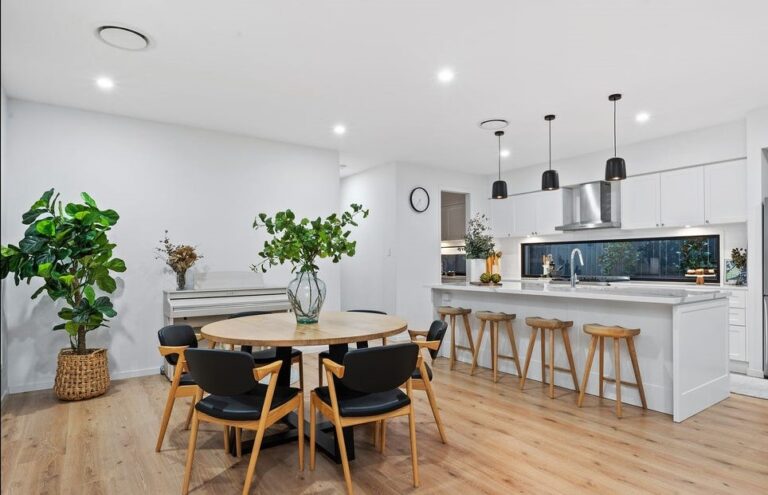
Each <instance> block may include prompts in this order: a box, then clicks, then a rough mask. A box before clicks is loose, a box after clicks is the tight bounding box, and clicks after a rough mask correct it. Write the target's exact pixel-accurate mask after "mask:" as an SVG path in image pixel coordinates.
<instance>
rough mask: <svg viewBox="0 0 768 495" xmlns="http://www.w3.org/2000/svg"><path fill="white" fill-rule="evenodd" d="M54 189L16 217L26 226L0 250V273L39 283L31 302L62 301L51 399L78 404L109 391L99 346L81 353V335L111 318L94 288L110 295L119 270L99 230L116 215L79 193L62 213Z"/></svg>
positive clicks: (112, 312) (83, 345)
mask: <svg viewBox="0 0 768 495" xmlns="http://www.w3.org/2000/svg"><path fill="white" fill-rule="evenodd" d="M58 197H59V195H58V194H56V195H55V196H54V190H53V189H51V190H49V191H46V192H45V193H44V194H43V195H42V197H41V198H40V199H39V200H37V201H36V202H35V203H34V204H33V205H32V207H31V208H30V209H29V211H27V212H26V213H24V215H22V223H23V224H24V225H28V226H29V227H27V230H26V232H25V233H24V238H23V239H22V240H21V241H19V245H18V246H14V245H10V244H9V245H8V246H3V247H2V252H1V257H0V275H2V278H5V277H7V276H8V274H10V273H13V278H14V282H15V283H16V285H19V283H20V282H21V281H22V280H26V282H27V283H30V282H31V280H32V278H40V279H42V281H43V285H42V286H40V287H39V288H38V289H37V290H36V291H35V292H34V293H33V294H32V299H35V298H37V297H38V296H39V295H40V294H42V293H43V292H45V293H46V294H47V295H48V297H50V298H51V299H52V300H54V301H58V300H63V301H64V302H65V304H64V306H63V307H62V308H61V309H60V310H59V313H58V316H59V318H61V319H62V320H63V323H59V324H58V325H56V326H54V327H53V329H54V330H65V331H66V332H67V334H68V335H69V343H70V348H69V349H62V350H61V351H60V352H59V358H58V364H57V367H56V380H55V384H54V391H55V392H56V396H57V397H58V398H59V399H63V400H80V399H88V398H91V397H96V396H98V395H101V394H103V393H104V392H106V391H107V388H109V382H110V380H109V368H108V367H107V351H106V349H89V348H87V346H86V343H85V336H86V334H87V333H88V332H91V331H93V330H96V329H97V328H100V327H105V326H107V325H106V323H107V322H108V321H109V320H108V318H113V317H114V316H115V315H116V314H117V313H116V312H115V310H114V308H113V307H112V302H111V301H110V299H109V297H108V296H100V297H97V296H96V291H97V290H101V291H103V292H106V293H112V292H114V291H115V288H116V287H117V284H116V282H115V280H114V279H113V278H112V276H111V275H110V272H124V271H125V263H124V262H123V260H121V259H119V258H114V257H112V250H113V249H114V248H115V244H112V243H110V242H109V239H108V238H107V232H109V230H110V229H111V228H112V227H113V226H114V225H115V224H116V223H117V220H118V219H119V218H120V217H119V215H118V214H117V213H116V212H115V211H114V210H100V209H99V208H98V207H97V206H96V202H95V201H94V200H93V198H91V197H90V196H89V195H88V194H87V193H82V194H81V197H82V199H83V203H68V204H67V205H66V206H65V207H63V208H62V203H61V202H60V201H58Z"/></svg>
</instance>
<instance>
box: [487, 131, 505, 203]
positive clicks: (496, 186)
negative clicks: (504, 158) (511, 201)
mask: <svg viewBox="0 0 768 495" xmlns="http://www.w3.org/2000/svg"><path fill="white" fill-rule="evenodd" d="M494 134H495V135H496V137H498V138H499V154H498V157H499V180H497V181H494V183H493V188H492V190H491V197H492V198H493V199H505V198H506V197H507V183H506V182H504V181H503V180H501V136H503V135H504V131H496V132H494Z"/></svg>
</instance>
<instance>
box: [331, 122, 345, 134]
mask: <svg viewBox="0 0 768 495" xmlns="http://www.w3.org/2000/svg"><path fill="white" fill-rule="evenodd" d="M346 132H347V128H346V127H345V126H343V125H341V124H336V125H335V126H333V133H334V134H337V135H339V136H341V135H342V134H345V133H346Z"/></svg>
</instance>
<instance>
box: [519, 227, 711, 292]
mask: <svg viewBox="0 0 768 495" xmlns="http://www.w3.org/2000/svg"><path fill="white" fill-rule="evenodd" d="M574 248H579V249H580V250H581V252H582V253H583V255H584V266H579V264H578V261H577V262H576V273H578V274H579V275H591V276H628V277H630V278H631V279H632V280H647V281H663V282H690V281H692V279H691V278H688V277H686V276H685V273H686V271H687V270H689V269H695V268H714V269H715V273H716V274H717V275H718V276H717V277H713V278H712V279H711V280H708V281H710V282H713V283H719V274H720V236H719V235H705V236H686V237H656V238H645V239H615V240H600V241H568V242H546V243H536V244H525V243H524V244H522V245H521V252H522V256H521V258H522V271H521V273H522V275H523V277H538V276H541V275H542V273H543V267H542V258H543V257H544V256H546V255H549V254H551V255H552V258H553V260H554V264H555V270H556V272H555V273H556V274H558V275H562V276H566V277H567V276H569V275H570V273H571V266H570V260H571V251H572V250H573V249H574Z"/></svg>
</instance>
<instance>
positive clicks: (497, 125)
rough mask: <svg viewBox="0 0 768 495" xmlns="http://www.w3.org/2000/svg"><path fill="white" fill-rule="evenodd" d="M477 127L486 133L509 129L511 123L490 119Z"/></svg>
mask: <svg viewBox="0 0 768 495" xmlns="http://www.w3.org/2000/svg"><path fill="white" fill-rule="evenodd" d="M477 125H478V126H480V129H484V130H486V131H498V130H500V129H504V128H505V127H507V126H508V125H509V122H507V121H506V120H504V119H488V120H484V121H482V122H480V123H479V124H477Z"/></svg>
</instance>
